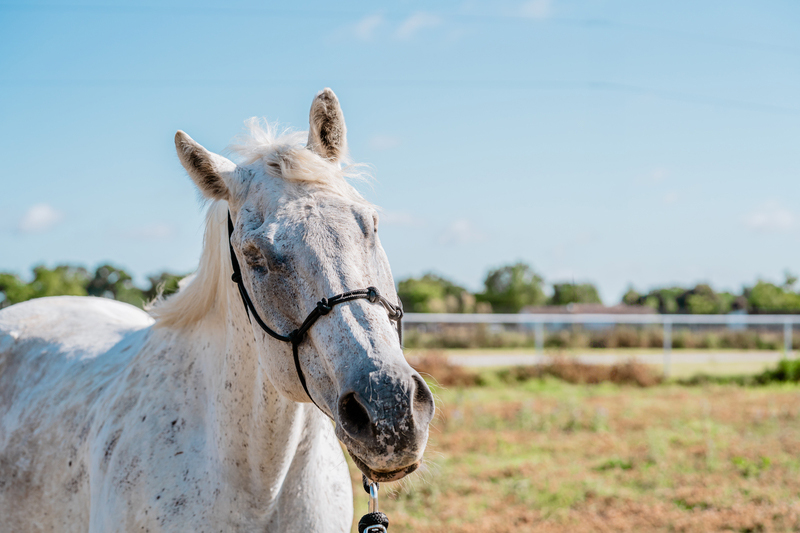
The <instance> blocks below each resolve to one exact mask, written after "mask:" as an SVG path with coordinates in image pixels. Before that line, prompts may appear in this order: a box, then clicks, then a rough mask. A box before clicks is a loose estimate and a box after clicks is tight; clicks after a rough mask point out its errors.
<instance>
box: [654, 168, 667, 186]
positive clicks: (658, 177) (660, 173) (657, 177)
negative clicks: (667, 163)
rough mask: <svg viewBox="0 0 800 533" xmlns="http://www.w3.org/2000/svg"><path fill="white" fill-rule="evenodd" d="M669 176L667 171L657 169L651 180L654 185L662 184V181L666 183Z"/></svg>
mask: <svg viewBox="0 0 800 533" xmlns="http://www.w3.org/2000/svg"><path fill="white" fill-rule="evenodd" d="M667 174H668V173H667V171H666V169H663V168H657V169H655V170H654V171H653V173H652V174H650V180H651V181H652V182H653V183H661V182H662V181H664V180H665V179H666V177H667Z"/></svg>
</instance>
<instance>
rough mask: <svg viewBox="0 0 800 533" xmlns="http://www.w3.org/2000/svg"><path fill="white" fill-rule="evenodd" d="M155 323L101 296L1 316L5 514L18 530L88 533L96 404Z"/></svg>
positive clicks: (0, 473)
mask: <svg viewBox="0 0 800 533" xmlns="http://www.w3.org/2000/svg"><path fill="white" fill-rule="evenodd" d="M152 323H153V320H152V318H150V317H149V316H148V315H147V314H146V313H144V312H143V311H141V310H139V309H137V308H135V307H133V306H130V305H127V304H123V303H120V302H115V301H112V300H107V299H103V298H87V297H55V298H41V299H38V300H32V301H29V302H25V303H21V304H17V305H14V306H11V307H9V308H7V309H4V310H3V311H0V516H5V517H6V519H10V520H11V524H7V525H10V526H13V527H12V529H11V530H13V531H40V530H48V529H49V527H50V526H51V525H53V524H60V525H61V527H64V526H65V525H67V524H69V525H70V526H67V527H66V529H63V531H68V530H71V529H70V527H71V526H74V527H75V529H76V530H83V531H85V530H86V524H87V520H88V516H89V501H90V498H89V497H88V494H87V492H88V491H89V482H88V478H89V472H90V469H91V465H90V464H89V463H88V460H87V457H88V456H89V451H90V450H89V448H90V446H91V437H92V433H95V432H96V431H97V427H96V426H97V424H96V420H95V418H96V413H97V411H98V406H99V404H102V403H103V402H104V400H105V399H107V398H109V397H111V396H113V390H112V389H113V385H114V382H115V380H116V378H117V377H118V376H120V375H121V374H122V373H123V372H124V370H125V368H126V367H127V364H128V362H129V361H130V359H131V358H132V357H133V356H134V355H135V354H136V353H137V352H138V351H139V347H140V346H141V345H142V343H143V342H144V339H145V338H146V336H147V334H148V332H149V326H150V325H151V324H152ZM54 502H58V503H55V504H54ZM42 505H47V506H48V507H49V509H48V512H47V513H45V514H44V516H43V513H42V507H41V506H42ZM48 515H49V518H48V517H47V516H48Z"/></svg>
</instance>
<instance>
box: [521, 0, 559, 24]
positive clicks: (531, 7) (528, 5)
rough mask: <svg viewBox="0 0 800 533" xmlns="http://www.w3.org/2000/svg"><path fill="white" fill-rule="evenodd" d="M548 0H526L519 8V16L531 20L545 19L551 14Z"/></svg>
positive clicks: (551, 7)
mask: <svg viewBox="0 0 800 533" xmlns="http://www.w3.org/2000/svg"><path fill="white" fill-rule="evenodd" d="M552 9H553V6H552V3H551V2H550V0H528V1H527V2H524V3H523V4H522V5H521V6H519V14H520V15H522V16H523V17H527V18H532V19H538V20H541V19H546V18H547V17H549V16H550V14H551V13H552Z"/></svg>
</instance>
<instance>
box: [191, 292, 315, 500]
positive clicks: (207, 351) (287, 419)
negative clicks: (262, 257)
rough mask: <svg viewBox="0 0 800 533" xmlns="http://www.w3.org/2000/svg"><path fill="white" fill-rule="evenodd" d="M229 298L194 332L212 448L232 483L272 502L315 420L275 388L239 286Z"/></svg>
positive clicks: (228, 293)
mask: <svg viewBox="0 0 800 533" xmlns="http://www.w3.org/2000/svg"><path fill="white" fill-rule="evenodd" d="M226 292H227V294H225V295H219V300H218V301H220V302H225V304H224V306H219V307H218V308H217V309H216V312H214V313H210V314H209V315H208V316H207V317H206V318H205V319H204V320H203V321H202V322H201V323H200V324H198V327H197V328H195V329H194V335H195V339H194V343H193V344H194V345H195V346H196V347H197V348H196V349H197V351H196V353H198V354H199V357H200V358H201V360H202V361H201V363H202V367H203V369H204V378H205V382H206V386H207V389H208V394H207V400H206V401H207V403H208V405H207V413H208V421H209V424H210V426H211V428H213V439H214V442H213V446H214V447H215V449H216V450H217V453H218V458H219V460H220V464H221V466H222V469H223V475H227V476H231V479H230V482H231V483H233V484H241V486H242V487H246V488H247V489H248V490H249V491H251V493H253V494H259V493H261V494H260V496H259V497H260V498H265V497H266V498H267V499H268V497H269V494H273V495H274V494H277V492H278V490H279V488H280V485H281V484H282V481H283V478H284V476H285V474H286V471H287V470H288V468H289V466H290V464H291V462H292V460H293V459H294V455H295V451H296V449H297V447H298V445H299V443H300V441H301V440H302V439H303V437H304V436H305V433H306V432H307V431H306V430H307V428H308V427H309V425H310V423H311V422H312V419H313V418H314V416H313V414H311V413H309V412H308V406H307V405H306V404H299V403H296V402H293V401H291V400H289V399H287V398H285V397H284V396H282V395H281V394H280V393H279V392H278V391H277V390H276V389H275V387H274V386H273V385H272V383H271V382H270V380H269V377H268V376H267V374H266V370H265V369H264V368H263V367H262V366H261V365H260V363H259V354H258V352H257V348H256V340H255V337H254V330H253V327H252V326H251V324H250V322H249V320H248V317H247V314H246V312H245V310H244V306H243V305H242V301H241V299H240V297H239V293H238V292H237V291H236V290H235V285H234V284H233V283H230V288H229V289H228V290H227V291H226ZM204 346H210V348H204ZM267 356H269V354H267ZM265 492H266V494H265ZM262 501H264V500H263V499H262Z"/></svg>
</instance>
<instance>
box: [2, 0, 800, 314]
mask: <svg viewBox="0 0 800 533" xmlns="http://www.w3.org/2000/svg"><path fill="white" fill-rule="evenodd" d="M798 27H800V3H797V2H794V1H789V0H786V1H764V2H740V1H731V0H725V1H704V2H689V1H683V0H678V1H673V2H658V3H656V2H641V1H610V0H609V1H605V0H584V1H566V0H529V1H520V2H511V1H509V2H491V3H489V2H470V1H466V2H438V3H437V2H403V1H400V2H393V3H391V4H387V5H386V6H385V7H379V6H377V4H375V3H374V2H361V3H358V2H351V3H345V2H337V3H330V2H324V3H323V2H309V3H306V4H299V3H291V4H288V3H287V4H286V6H285V7H281V6H280V5H278V4H275V5H273V4H267V3H257V2H246V1H229V2H226V3H224V4H222V3H217V4H214V3H209V2H202V1H193V2H166V1H165V2H159V3H155V2H153V3H133V2H114V3H111V2H101V1H96V2H91V3H84V2H80V1H70V2H59V1H52V2H48V3H46V4H44V3H23V2H0V125H2V127H1V128H0V159H1V160H2V161H3V163H2V166H0V169H2V170H0V270H4V271H13V272H17V273H19V274H22V275H25V276H27V275H28V274H29V271H30V268H31V267H32V266H33V265H35V264H38V263H45V264H47V265H49V266H53V265H55V264H58V263H63V262H70V263H79V264H83V265H86V266H89V267H95V266H97V265H98V264H99V263H100V262H105V261H110V262H112V263H114V264H117V265H120V266H122V267H124V268H127V269H128V270H129V271H131V272H132V273H133V274H135V275H136V277H137V279H139V280H142V279H144V276H146V275H147V274H152V273H155V272H158V271H161V270H164V269H168V270H171V271H177V272H188V271H191V270H193V269H194V267H195V265H196V262H197V257H198V255H199V251H200V246H201V239H202V231H201V228H202V214H203V206H202V205H201V203H200V202H199V201H198V198H197V195H196V192H195V190H194V188H193V186H192V185H191V182H190V180H189V179H188V178H187V177H186V175H185V173H184V172H183V170H182V169H181V167H180V165H179V163H178V160H177V157H176V156H175V153H174V146H173V141H172V138H173V135H174V133H175V131H176V130H178V129H183V130H185V131H186V132H188V133H189V134H190V135H191V136H192V137H194V138H195V139H196V140H197V141H199V142H200V143H202V144H203V145H204V146H206V147H207V148H209V149H210V150H213V151H217V152H222V151H223V150H224V149H225V147H226V146H227V145H228V143H229V142H230V140H231V139H232V138H233V137H234V136H235V135H237V134H238V133H240V132H241V131H242V122H243V120H244V119H246V118H248V117H251V116H263V117H266V118H267V119H269V120H270V121H280V122H281V123H283V124H286V125H290V126H293V127H294V128H296V129H306V128H307V120H308V118H307V117H308V108H309V105H310V102H311V99H312V98H313V96H314V94H315V93H316V92H317V91H319V90H320V89H322V88H323V87H326V86H329V87H331V88H333V89H334V91H335V92H336V93H337V95H338V96H339V99H340V101H341V103H342V107H343V109H344V113H345V118H346V120H347V124H348V130H349V142H350V148H351V152H352V155H353V157H354V158H355V159H356V160H358V161H362V162H367V163H370V164H371V165H373V170H374V174H375V177H376V180H375V182H374V183H373V184H372V185H359V186H358V187H359V189H360V190H362V192H363V194H364V195H365V196H366V197H367V198H369V199H370V200H372V201H374V202H375V203H376V204H378V205H380V206H381V207H382V208H383V209H384V214H383V217H382V222H381V230H380V231H381V239H382V242H383V245H384V248H385V249H386V251H387V254H388V255H389V259H390V261H391V263H392V267H393V270H394V274H395V277H396V278H403V277H407V276H410V275H420V274H422V273H424V272H426V271H435V272H438V273H440V274H443V275H445V276H447V277H450V278H452V279H453V280H455V281H457V282H459V283H462V284H464V285H465V286H467V287H469V288H470V289H473V290H477V289H479V288H480V286H481V282H482V280H483V277H484V276H485V274H486V272H487V270H488V269H490V268H492V267H496V266H499V265H502V264H505V263H508V262H512V261H516V260H523V261H527V262H529V263H530V264H531V265H533V266H534V268H535V269H536V270H537V271H538V272H539V273H540V274H542V275H543V276H544V277H545V279H546V280H547V281H548V282H559V281H573V280H574V281H577V282H581V281H590V282H593V283H596V284H597V285H598V287H599V288H600V291H601V295H602V296H603V298H604V300H605V301H606V302H607V303H613V302H615V301H618V299H619V297H620V296H621V294H622V293H623V292H624V290H625V288H626V287H627V286H628V285H629V284H633V285H634V286H635V287H636V288H638V289H639V290H644V289H648V288H651V287H654V286H662V285H668V284H674V283H678V284H683V285H689V284H693V283H696V282H700V281H707V282H711V283H712V284H713V285H714V286H715V287H716V288H718V289H728V290H740V289H741V287H742V285H743V284H752V283H753V282H755V280H756V279H758V278H764V279H769V280H773V281H780V280H782V275H783V272H784V271H785V270H786V269H789V270H792V271H794V272H798V271H800V208H798V201H797V200H798V198H800V32H798V31H797V28H798Z"/></svg>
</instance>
